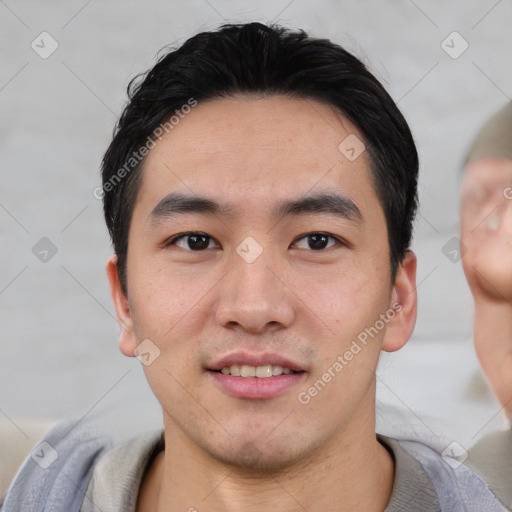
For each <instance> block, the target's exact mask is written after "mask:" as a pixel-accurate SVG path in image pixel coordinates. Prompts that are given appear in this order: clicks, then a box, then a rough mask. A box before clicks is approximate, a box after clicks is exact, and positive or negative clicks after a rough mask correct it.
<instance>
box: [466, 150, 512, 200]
mask: <svg viewBox="0 0 512 512" xmlns="http://www.w3.org/2000/svg"><path fill="white" fill-rule="evenodd" d="M511 180H512V160H509V159H505V158H479V159H477V160H474V161H472V162H470V163H469V165H468V166H467V168H466V169H465V172H464V178H463V187H462V188H463V192H464V190H465V189H467V188H471V187H487V188H492V187H494V186H502V185H503V183H506V182H510V181H511Z"/></svg>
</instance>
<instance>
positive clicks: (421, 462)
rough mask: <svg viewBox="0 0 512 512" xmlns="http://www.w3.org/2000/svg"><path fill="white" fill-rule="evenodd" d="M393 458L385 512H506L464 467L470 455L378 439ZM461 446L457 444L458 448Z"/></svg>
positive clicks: (449, 448)
mask: <svg viewBox="0 0 512 512" xmlns="http://www.w3.org/2000/svg"><path fill="white" fill-rule="evenodd" d="M378 438H379V441H380V442H381V443H382V444H384V445H385V446H387V448H388V449H389V450H390V451H391V452H392V454H393V456H394V458H395V481H394V485H393V492H392V495H391V499H390V503H389V505H388V508H387V509H386V512H394V511H395V510H404V511H405V510H411V511H412V510H418V507H420V508H421V510H422V511H445V510H446V511H448V510H449V511H451V512H458V511H460V512H463V511H467V510H475V511H476V510H478V511H482V510H485V511H488V512H495V511H496V512H503V511H506V510H509V509H508V508H506V506H505V505H504V502H502V501H500V499H498V496H497V495H496V494H495V493H494V492H493V491H492V490H491V488H490V487H489V485H488V484H487V482H486V481H485V480H484V478H483V477H482V476H481V475H479V474H477V473H476V472H475V470H474V469H473V468H470V467H469V465H468V464H466V462H467V460H468V458H469V454H468V453H466V452H464V451H463V449H462V447H461V449H460V450H459V449H458V447H457V445H456V444H454V445H453V446H451V445H448V446H447V448H446V449H445V450H444V451H443V452H441V453H440V452H439V451H438V450H437V449H435V448H433V447H431V446H428V445H427V444H424V443H422V442H419V441H417V440H397V439H392V438H390V437H387V436H380V435H379V436H378ZM459 446H460V445H459Z"/></svg>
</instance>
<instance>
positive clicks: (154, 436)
mask: <svg viewBox="0 0 512 512" xmlns="http://www.w3.org/2000/svg"><path fill="white" fill-rule="evenodd" d="M163 449H164V435H163V429H157V430H154V431H151V432H146V433H144V434H141V435H139V436H138V437H135V438H132V439H130V440H129V441H126V442H123V443H122V444H120V445H118V446H116V447H114V448H113V449H111V450H109V451H108V452H106V453H105V454H104V455H103V456H102V457H101V459H100V460H99V461H98V463H97V465H96V467H95V468H94V473H93V475H92V478H91V480H90V482H89V485H88V487H87V490H86V494H85V498H84V501H83V505H82V508H81V509H80V512H96V511H97V510H123V511H126V512H129V511H132V510H135V507H136V504H137V499H138V495H139V489H140V486H141V483H142V479H143V477H144V473H145V472H146V470H147V468H148V467H149V466H150V464H151V462H152V461H153V459H154V458H155V457H156V455H157V454H158V453H159V452H160V451H161V450H163Z"/></svg>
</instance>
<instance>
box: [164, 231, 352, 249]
mask: <svg viewBox="0 0 512 512" xmlns="http://www.w3.org/2000/svg"><path fill="white" fill-rule="evenodd" d="M191 235H201V236H204V237H205V238H208V239H210V240H213V241H215V243H217V244H218V242H217V241H216V240H215V239H214V238H213V237H212V236H210V235H208V234H206V233H203V232H201V231H187V232H185V233H181V234H179V235H176V236H174V237H172V238H171V239H169V240H168V241H167V242H165V243H164V247H169V246H172V245H176V242H178V241H179V240H181V239H184V238H186V237H188V236H191ZM310 235H323V236H326V237H327V238H330V239H332V240H334V241H335V242H336V243H337V244H338V245H341V246H346V247H349V246H350V245H349V244H348V242H346V241H344V240H343V239H341V238H339V237H337V236H334V235H332V234H330V233H326V232H325V231H311V232H309V233H304V234H303V235H300V236H298V237H297V238H296V239H295V240H294V242H293V243H294V244H295V243H297V242H298V241H299V240H302V239H304V238H307V237H308V236H310ZM208 245H209V244H208ZM218 245H220V244H218ZM333 246H334V245H331V246H328V247H326V248H323V249H317V250H314V249H310V250H311V251H312V252H325V251H326V250H327V249H330V248H331V247H333ZM181 249H183V248H182V247H181ZM207 249H208V248H207ZM184 250H186V251H189V252H204V251H205V250H206V249H201V250H197V251H194V250H192V249H189V248H187V249H184Z"/></svg>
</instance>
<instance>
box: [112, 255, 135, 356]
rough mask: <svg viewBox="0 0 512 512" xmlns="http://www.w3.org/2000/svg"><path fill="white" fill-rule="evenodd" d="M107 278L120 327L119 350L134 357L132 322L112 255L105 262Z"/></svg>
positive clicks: (114, 257)
mask: <svg viewBox="0 0 512 512" xmlns="http://www.w3.org/2000/svg"><path fill="white" fill-rule="evenodd" d="M106 270H107V276H108V280H109V282H110V295H111V296H112V301H113V302H114V307H115V308H116V313H117V319H118V320H119V326H120V327H121V334H120V336H119V349H120V350H121V352H122V353H123V354H124V355H125V356H128V357H135V354H134V353H133V351H134V350H135V348H136V347H137V340H136V337H135V333H134V330H133V320H132V315H131V311H130V305H129V303H128V297H127V296H126V295H125V293H124V292H123V289H122V287H121V282H120V280H119V270H118V268H117V255H116V254H113V255H112V256H110V258H109V259H108V261H107V267H106Z"/></svg>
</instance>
